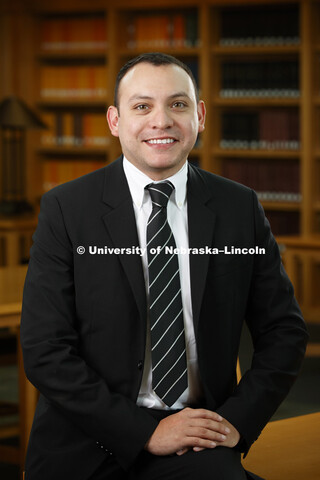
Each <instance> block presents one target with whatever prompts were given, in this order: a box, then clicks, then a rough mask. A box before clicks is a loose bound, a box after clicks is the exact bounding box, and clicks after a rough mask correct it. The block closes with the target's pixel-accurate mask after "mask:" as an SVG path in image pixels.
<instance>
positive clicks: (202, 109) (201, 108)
mask: <svg viewBox="0 0 320 480" xmlns="http://www.w3.org/2000/svg"><path fill="white" fill-rule="evenodd" d="M197 110H198V121H199V128H198V132H199V133H201V132H203V130H204V128H205V127H204V124H205V119H206V106H205V104H204V101H203V100H200V102H199V103H198V107H197Z"/></svg>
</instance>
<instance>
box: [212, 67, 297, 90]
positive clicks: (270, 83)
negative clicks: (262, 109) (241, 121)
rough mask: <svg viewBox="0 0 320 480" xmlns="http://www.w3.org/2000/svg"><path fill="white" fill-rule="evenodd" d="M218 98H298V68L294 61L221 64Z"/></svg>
mask: <svg viewBox="0 0 320 480" xmlns="http://www.w3.org/2000/svg"><path fill="white" fill-rule="evenodd" d="M221 72H222V78H221V85H222V88H221V91H220V96H221V97H224V98H243V97H249V98H250V97H251V98H261V97H262V98H269V97H271V98H298V97H299V95H300V92H299V69H298V62H297V61H295V60H283V61H263V62H262V61H259V62H251V61H233V62H230V61H224V62H222V68H221Z"/></svg>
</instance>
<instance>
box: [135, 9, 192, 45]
mask: <svg viewBox="0 0 320 480" xmlns="http://www.w3.org/2000/svg"><path fill="white" fill-rule="evenodd" d="M126 36H127V39H126V45H127V47H128V48H136V49H140V50H141V49H147V50H148V49H149V50H154V49H157V48H159V49H162V48H167V47H174V48H190V47H195V46H198V44H199V36H198V16H197V14H196V12H195V11H190V10H189V11H187V12H181V13H176V12H175V13H174V14H170V13H165V14H163V13H157V14H146V13H139V14H136V15H134V16H132V18H130V19H128V23H127V28H126Z"/></svg>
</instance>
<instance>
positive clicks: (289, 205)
mask: <svg viewBox="0 0 320 480" xmlns="http://www.w3.org/2000/svg"><path fill="white" fill-rule="evenodd" d="M261 204H262V206H263V208H264V209H265V210H281V211H292V212H296V211H300V209H301V203H300V202H277V201H273V202H271V201H262V202H261Z"/></svg>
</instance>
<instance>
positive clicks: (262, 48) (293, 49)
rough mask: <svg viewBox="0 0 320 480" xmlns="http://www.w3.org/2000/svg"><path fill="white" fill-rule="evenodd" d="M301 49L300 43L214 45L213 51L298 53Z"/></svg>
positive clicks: (251, 53) (245, 53) (231, 53)
mask: <svg viewBox="0 0 320 480" xmlns="http://www.w3.org/2000/svg"><path fill="white" fill-rule="evenodd" d="M300 51H301V48H300V45H279V46H278V45H276V46H272V45H248V46H235V45H230V46H228V45H213V46H212V48H211V52H212V53H213V54H214V55H223V56H224V55H225V56H228V55H244V56H245V55H259V56H261V55H271V56H276V55H281V56H286V55H298V54H299V53H300Z"/></svg>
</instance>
